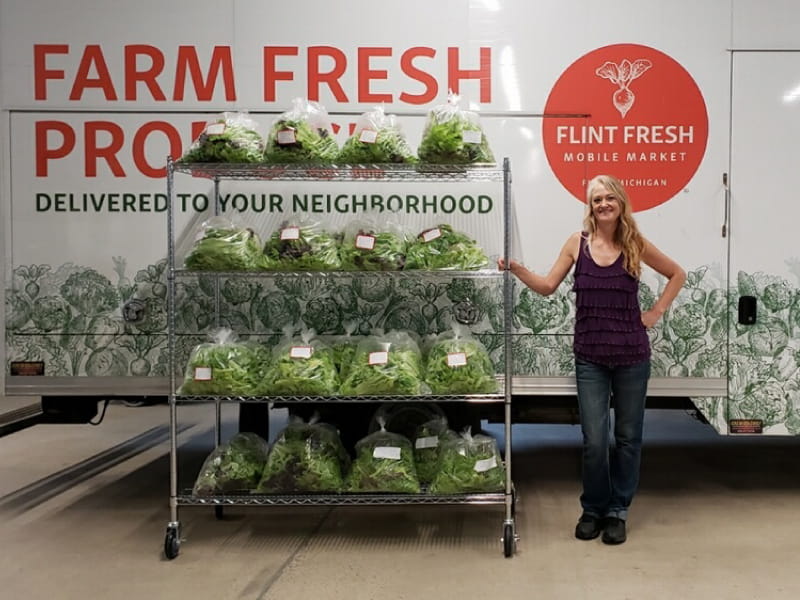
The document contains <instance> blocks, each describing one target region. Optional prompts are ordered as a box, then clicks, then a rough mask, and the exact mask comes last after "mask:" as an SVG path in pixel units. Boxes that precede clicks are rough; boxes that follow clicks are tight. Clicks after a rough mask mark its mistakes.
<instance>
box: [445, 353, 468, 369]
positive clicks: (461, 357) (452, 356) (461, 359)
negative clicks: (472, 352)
mask: <svg viewBox="0 0 800 600" xmlns="http://www.w3.org/2000/svg"><path fill="white" fill-rule="evenodd" d="M466 364H467V353H466V352H448V353H447V366H448V367H452V368H456V367H463V366H465V365H466Z"/></svg>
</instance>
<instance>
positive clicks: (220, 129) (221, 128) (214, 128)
mask: <svg viewBox="0 0 800 600" xmlns="http://www.w3.org/2000/svg"><path fill="white" fill-rule="evenodd" d="M223 133H225V123H211V124H210V125H209V126H208V127H206V135H222V134H223Z"/></svg>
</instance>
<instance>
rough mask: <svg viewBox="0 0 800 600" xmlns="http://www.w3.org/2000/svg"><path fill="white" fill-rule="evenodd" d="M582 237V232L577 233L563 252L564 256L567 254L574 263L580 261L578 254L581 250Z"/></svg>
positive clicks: (567, 243) (569, 239)
mask: <svg viewBox="0 0 800 600" xmlns="http://www.w3.org/2000/svg"><path fill="white" fill-rule="evenodd" d="M581 236H583V232H581V231H576V232H575V233H573V234H572V235H570V236H569V237H568V238H567V241H566V242H565V243H564V248H563V249H562V250H561V253H562V254H567V255H569V256H570V257H571V258H572V262H575V261H576V260H578V253H579V252H580V250H581Z"/></svg>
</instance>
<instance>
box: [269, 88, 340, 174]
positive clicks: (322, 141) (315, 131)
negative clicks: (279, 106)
mask: <svg viewBox="0 0 800 600" xmlns="http://www.w3.org/2000/svg"><path fill="white" fill-rule="evenodd" d="M338 153H339V147H338V145H337V144H336V140H335V139H334V137H333V133H332V132H331V126H330V121H329V120H328V114H327V112H326V111H325V109H324V108H323V107H322V106H321V105H320V104H318V103H316V102H309V101H307V100H305V99H303V98H295V99H294V100H293V101H292V108H291V109H290V110H289V111H287V112H285V113H283V114H282V115H281V116H280V117H278V119H276V121H275V122H274V123H273V124H272V128H271V129H270V133H269V136H267V148H266V151H265V153H264V160H265V161H266V162H268V163H304V162H313V163H329V162H332V161H334V160H335V159H336V155H337V154H338Z"/></svg>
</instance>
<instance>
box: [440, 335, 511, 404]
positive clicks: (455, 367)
mask: <svg viewBox="0 0 800 600" xmlns="http://www.w3.org/2000/svg"><path fill="white" fill-rule="evenodd" d="M425 381H426V382H427V383H428V385H429V386H430V387H431V391H432V392H433V393H434V394H445V395H447V394H492V393H494V392H496V391H497V379H496V378H495V369H494V365H493V364H492V359H491V358H490V357H489V353H488V352H487V351H486V348H485V347H484V346H483V344H481V343H480V342H479V341H478V340H476V339H474V338H472V337H470V336H468V335H467V336H463V335H459V334H453V333H451V332H448V333H446V334H442V335H441V336H439V339H437V340H436V341H435V342H434V343H433V344H432V345H431V347H430V350H429V351H428V354H427V361H426V363H425Z"/></svg>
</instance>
